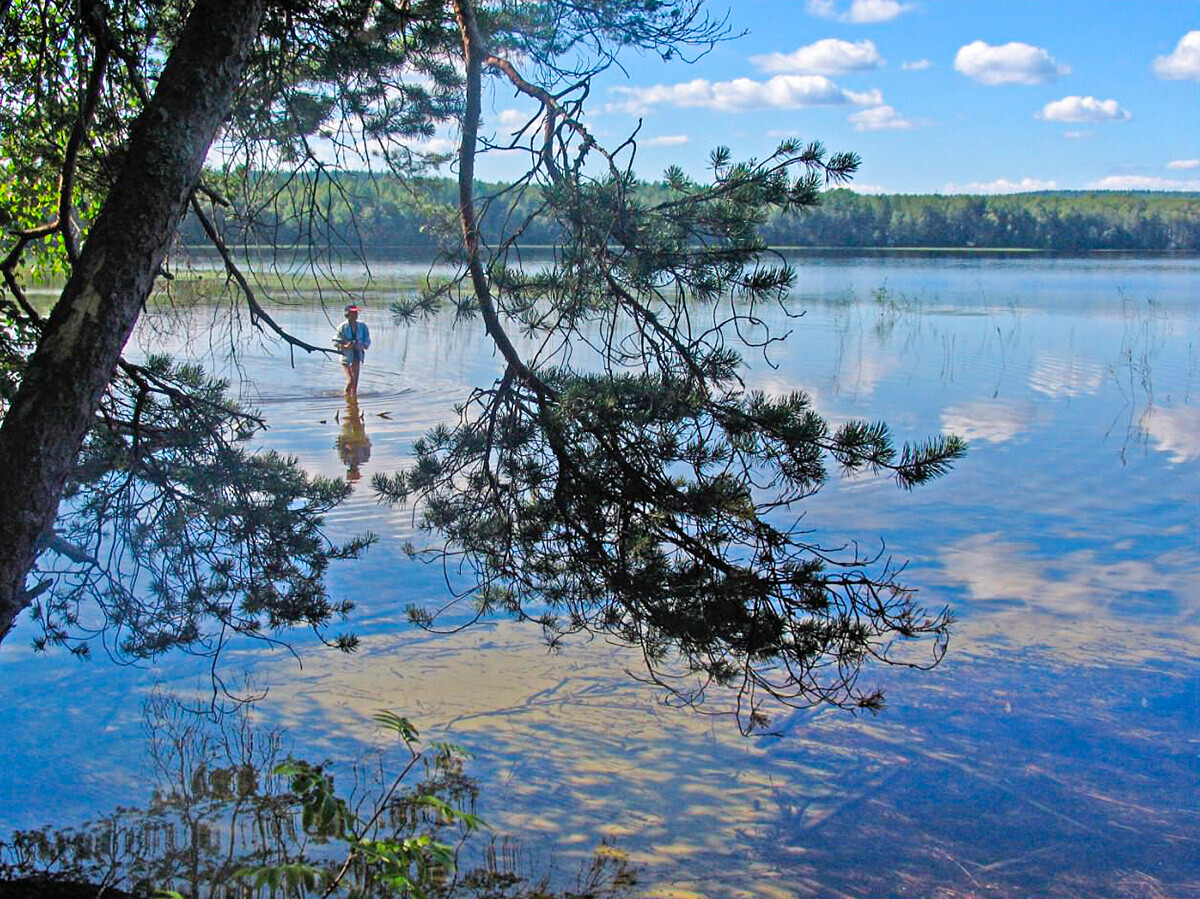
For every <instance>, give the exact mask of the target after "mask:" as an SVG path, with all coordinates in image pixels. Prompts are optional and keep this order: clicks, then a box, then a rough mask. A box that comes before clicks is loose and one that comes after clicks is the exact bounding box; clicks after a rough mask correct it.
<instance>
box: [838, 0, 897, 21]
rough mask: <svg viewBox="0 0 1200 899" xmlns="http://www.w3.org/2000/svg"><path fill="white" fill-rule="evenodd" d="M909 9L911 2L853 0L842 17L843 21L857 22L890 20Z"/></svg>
mask: <svg viewBox="0 0 1200 899" xmlns="http://www.w3.org/2000/svg"><path fill="white" fill-rule="evenodd" d="M910 9H912V4H911V3H898V2H897V0H854V2H853V3H851V4H850V12H849V13H847V14H846V15H845V16H843V17H842V18H843V20H844V21H847V22H856V23H859V24H863V23H867V22H890V21H891V20H892V19H894V18H896V17H897V16H899V15H900V14H901V13H905V12H908V10H910Z"/></svg>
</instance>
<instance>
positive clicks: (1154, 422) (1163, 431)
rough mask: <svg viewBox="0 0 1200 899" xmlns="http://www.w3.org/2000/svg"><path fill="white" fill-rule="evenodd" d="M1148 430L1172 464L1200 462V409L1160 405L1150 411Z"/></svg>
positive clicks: (1198, 407)
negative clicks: (1169, 457) (1196, 460)
mask: <svg viewBox="0 0 1200 899" xmlns="http://www.w3.org/2000/svg"><path fill="white" fill-rule="evenodd" d="M1146 431H1147V433H1148V434H1149V435H1150V437H1151V439H1153V440H1154V443H1155V444H1156V445H1157V446H1158V448H1159V449H1160V450H1162V451H1163V452H1164V453H1170V454H1171V460H1170V461H1171V463H1172V464H1174V465H1181V464H1183V463H1184V462H1191V461H1192V460H1193V459H1200V406H1158V407H1156V408H1154V409H1151V410H1150V415H1149V422H1148V423H1147V425H1146Z"/></svg>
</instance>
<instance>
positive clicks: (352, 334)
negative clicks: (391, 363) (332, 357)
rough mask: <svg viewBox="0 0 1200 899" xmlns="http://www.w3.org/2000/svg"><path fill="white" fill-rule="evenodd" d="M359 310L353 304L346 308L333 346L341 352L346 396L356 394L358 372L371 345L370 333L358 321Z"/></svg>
mask: <svg viewBox="0 0 1200 899" xmlns="http://www.w3.org/2000/svg"><path fill="white" fill-rule="evenodd" d="M358 313H359V308H358V306H356V305H355V304H354V303H350V304H349V305H348V306H347V307H346V320H345V321H344V322H342V324H341V327H339V328H338V332H337V337H336V338H334V345H335V346H337V348H338V349H339V350H341V351H342V368H343V369H344V370H345V372H346V396H355V395H356V394H357V393H358V372H359V369H360V368H362V363H363V360H364V359H365V358H366V356H367V347H369V346H370V345H371V331H370V329H369V328H367V326H366V325H365V324H363V323H362V322H360V321H359V320H358Z"/></svg>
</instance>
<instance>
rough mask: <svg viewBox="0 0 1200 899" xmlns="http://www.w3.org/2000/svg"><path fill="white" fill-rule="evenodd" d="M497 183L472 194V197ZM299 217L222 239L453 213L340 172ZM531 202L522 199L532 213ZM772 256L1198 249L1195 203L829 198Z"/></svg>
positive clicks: (332, 237) (315, 189)
mask: <svg viewBox="0 0 1200 899" xmlns="http://www.w3.org/2000/svg"><path fill="white" fill-rule="evenodd" d="M503 186H504V185H500V184H480V186H479V192H480V195H487V194H492V193H495V192H497V191H498V190H500V189H501V188H502V187H503ZM309 187H310V189H311V192H310V193H309V195H308V199H309V200H310V201H314V200H315V202H309V203H308V204H306V206H305V207H304V210H303V212H302V213H301V212H300V211H298V210H297V209H294V208H291V207H286V206H284V205H282V204H279V203H277V204H276V205H274V206H271V207H268V208H265V209H260V210H257V211H256V213H255V216H254V218H255V220H256V222H257V224H256V226H255V228H254V231H253V232H252V233H228V234H227V235H226V236H227V238H228V239H229V240H230V242H244V243H251V244H262V245H273V246H288V245H297V244H307V243H312V244H320V245H332V246H333V247H335V248H336V247H337V246H340V245H344V246H355V245H361V246H362V248H363V249H364V250H366V251H368V252H378V253H386V252H388V251H391V250H399V249H404V248H418V249H419V248H423V247H433V246H434V245H435V243H436V240H435V238H434V236H433V235H432V234H431V233H430V231H429V229H428V228H427V227H426V223H427V222H428V221H429V217H430V214H431V213H433V214H437V213H438V210H439V207H440V210H441V213H442V214H445V213H446V212H447V210H450V211H452V210H453V208H454V206H455V204H456V197H457V184H456V182H454V181H452V180H450V179H440V180H432V181H428V182H425V183H423V185H422V187H423V191H422V192H423V194H424V196H425V199H423V200H422V201H420V202H418V201H417V200H415V199H414V198H413V197H412V195H411V194H409V193H408V192H407V191H406V190H405V188H404V187H403V186H402V185H401V184H400V183H399V182H397V181H395V180H392V179H388V178H384V177H372V176H369V175H365V174H364V175H353V174H351V175H347V174H341V175H339V176H338V179H337V181H336V182H335V183H330V182H322V183H320V184H317V185H310V186H309ZM639 190H640V191H641V192H642V193H643V194H644V202H646V203H647V204H652V203H654V202H656V201H660V200H666V199H669V198H670V197H672V196H673V195H674V194H673V193H672V191H671V190H670V188H668V187H667V186H666V184H663V183H652V184H648V185H645V186H644V187H642V188H640V189H639ZM533 202H534V197H531V196H528V195H527V196H526V199H525V201H524V203H525V205H526V207H527V208H529V209H532V208H533V206H532V204H533ZM501 205H504V204H496V207H495V208H494V210H493V213H492V215H491V216H490V217H485V219H484V221H483V223H482V229H483V233H484V235H485V237H492V238H494V237H495V236H496V235H498V234H499V233H500V230H501V227H502V226H503V224H504V222H503V221H502V220H501V210H500V208H499V207H500V206H501ZM761 232H762V234H763V237H764V238H765V239H766V240H767V242H768V243H770V244H771V245H772V246H775V247H862V248H889V247H891V248H906V247H913V248H978V249H1014V250H1017V249H1030V250H1061V251H1081V250H1200V193H1159V192H1144V191H1129V192H1116V191H1092V192H1075V191H1055V192H1041V193H1025V194H1006V195H1000V196H966V195H952V196H944V195H940V194H922V195H915V194H880V195H866V194H856V193H854V192H853V191H851V190H831V191H828V192H826V193H825V194H824V195H823V200H822V203H821V206H820V207H819V208H817V209H815V210H813V211H811V212H807V213H805V214H803V215H800V216H792V215H787V216H784V215H775V216H773V217H771V218H770V219H768V220H767V221H766V222H764V223H763V224H762V225H761ZM556 236H557V235H556V226H555V223H554V222H553V221H549V220H544V221H535V222H534V223H533V224H532V225H531V226H530V227H529V228H527V229H526V231H525V232H524V234H523V243H524V244H525V245H526V246H530V245H539V244H553V243H554V242H555V239H556ZM183 237H184V241H185V242H186V243H187V244H189V245H202V244H204V243H206V241H205V240H204V238H203V235H202V234H201V232H200V228H199V225H198V224H197V223H196V222H195V221H194V220H192V221H189V222H188V223H186V225H185V228H184V230H183Z"/></svg>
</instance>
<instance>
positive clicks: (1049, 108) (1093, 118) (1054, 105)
mask: <svg viewBox="0 0 1200 899" xmlns="http://www.w3.org/2000/svg"><path fill="white" fill-rule="evenodd" d="M1033 117H1034V118H1035V119H1042V120H1043V121H1046V122H1128V121H1129V120H1130V119H1132V118H1133V116H1132V115H1130V114H1129V111H1128V110H1126V109H1122V108H1121V104H1120V103H1118V102H1117V101H1116V100H1097V99H1096V98H1095V97H1077V96H1071V97H1063V98H1062V99H1061V100H1053V101H1051V102H1049V103H1047V104H1046V105H1045V106H1043V107H1042V110H1041V112H1037V113H1034V116H1033Z"/></svg>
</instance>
